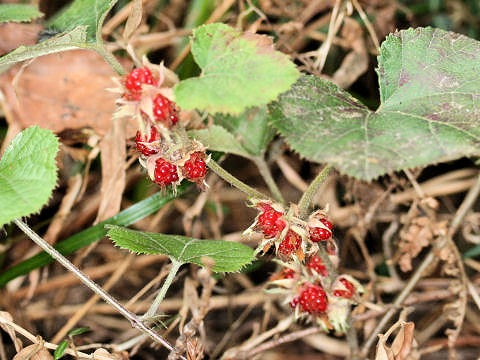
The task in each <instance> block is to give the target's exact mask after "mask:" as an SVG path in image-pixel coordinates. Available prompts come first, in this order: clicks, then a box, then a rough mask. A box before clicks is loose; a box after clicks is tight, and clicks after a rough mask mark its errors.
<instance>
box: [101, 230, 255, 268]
mask: <svg viewBox="0 0 480 360" xmlns="http://www.w3.org/2000/svg"><path fill="white" fill-rule="evenodd" d="M108 229H109V230H108V236H109V237H110V238H111V239H112V240H113V241H114V243H115V245H117V246H119V247H121V248H123V249H128V250H131V251H133V252H136V253H142V254H164V255H168V256H169V257H171V258H173V259H175V260H176V261H178V262H181V263H193V264H197V265H200V266H204V261H205V259H206V258H208V259H209V260H208V261H213V263H214V265H213V270H214V271H216V272H231V271H238V270H240V269H241V268H242V267H243V266H245V265H246V264H249V263H251V262H252V261H253V260H254V256H253V250H252V249H251V248H249V247H248V246H246V245H243V244H239V243H236V242H229V241H222V240H200V239H193V238H190V237H186V236H181V235H165V234H157V233H148V232H143V231H135V230H130V229H127V228H123V227H119V226H108Z"/></svg>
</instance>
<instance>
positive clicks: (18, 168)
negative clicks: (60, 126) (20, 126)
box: [0, 126, 58, 226]
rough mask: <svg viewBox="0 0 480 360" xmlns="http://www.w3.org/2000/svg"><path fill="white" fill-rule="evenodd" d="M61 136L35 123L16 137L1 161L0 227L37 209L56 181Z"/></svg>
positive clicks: (42, 203)
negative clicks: (57, 155)
mask: <svg viewBox="0 0 480 360" xmlns="http://www.w3.org/2000/svg"><path fill="white" fill-rule="evenodd" d="M57 151H58V139H57V137H56V136H55V135H53V133H52V132H51V131H50V130H45V129H41V128H39V127H38V126H33V127H30V128H28V129H25V130H23V131H22V132H21V133H20V134H18V135H17V136H15V138H14V139H13V140H12V142H11V143H10V144H9V145H8V147H7V148H6V149H5V153H4V154H3V157H2V158H1V160H0V226H2V225H4V224H6V223H9V222H10V221H12V220H14V219H17V218H20V217H23V216H29V215H30V214H33V213H36V212H38V211H39V210H40V209H41V208H42V207H43V205H45V203H46V202H47V201H48V199H49V198H50V196H51V194H52V190H53V188H54V187H55V184H56V181H57V165H56V162H55V156H56V154H57Z"/></svg>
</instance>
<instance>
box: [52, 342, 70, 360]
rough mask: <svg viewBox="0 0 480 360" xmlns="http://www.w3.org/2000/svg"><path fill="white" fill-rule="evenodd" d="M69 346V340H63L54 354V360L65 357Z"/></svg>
mask: <svg viewBox="0 0 480 360" xmlns="http://www.w3.org/2000/svg"><path fill="white" fill-rule="evenodd" d="M68 344H69V342H68V340H63V341H62V342H61V343H60V344H58V347H57V348H56V349H55V351H54V352H53V358H54V359H55V360H58V359H60V358H62V357H63V355H65V351H66V350H67V348H68Z"/></svg>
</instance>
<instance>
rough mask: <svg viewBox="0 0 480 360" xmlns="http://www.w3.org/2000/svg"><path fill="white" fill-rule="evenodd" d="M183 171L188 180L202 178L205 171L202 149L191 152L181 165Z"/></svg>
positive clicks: (205, 164)
mask: <svg viewBox="0 0 480 360" xmlns="http://www.w3.org/2000/svg"><path fill="white" fill-rule="evenodd" d="M183 173H184V175H185V177H186V178H187V179H188V180H190V181H197V180H199V181H201V180H203V179H204V178H205V174H206V173H207V163H206V162H205V153H204V152H202V151H196V152H194V153H193V154H191V155H190V159H188V160H187V161H186V162H185V164H184V165H183Z"/></svg>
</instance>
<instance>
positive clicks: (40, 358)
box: [13, 344, 53, 360]
mask: <svg viewBox="0 0 480 360" xmlns="http://www.w3.org/2000/svg"><path fill="white" fill-rule="evenodd" d="M25 359H28V360H53V356H52V355H51V354H50V352H49V351H48V350H47V349H45V347H43V345H42V344H32V345H29V346H26V347H24V348H23V349H22V350H21V351H19V352H18V353H17V355H15V356H14V357H13V360H25Z"/></svg>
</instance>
